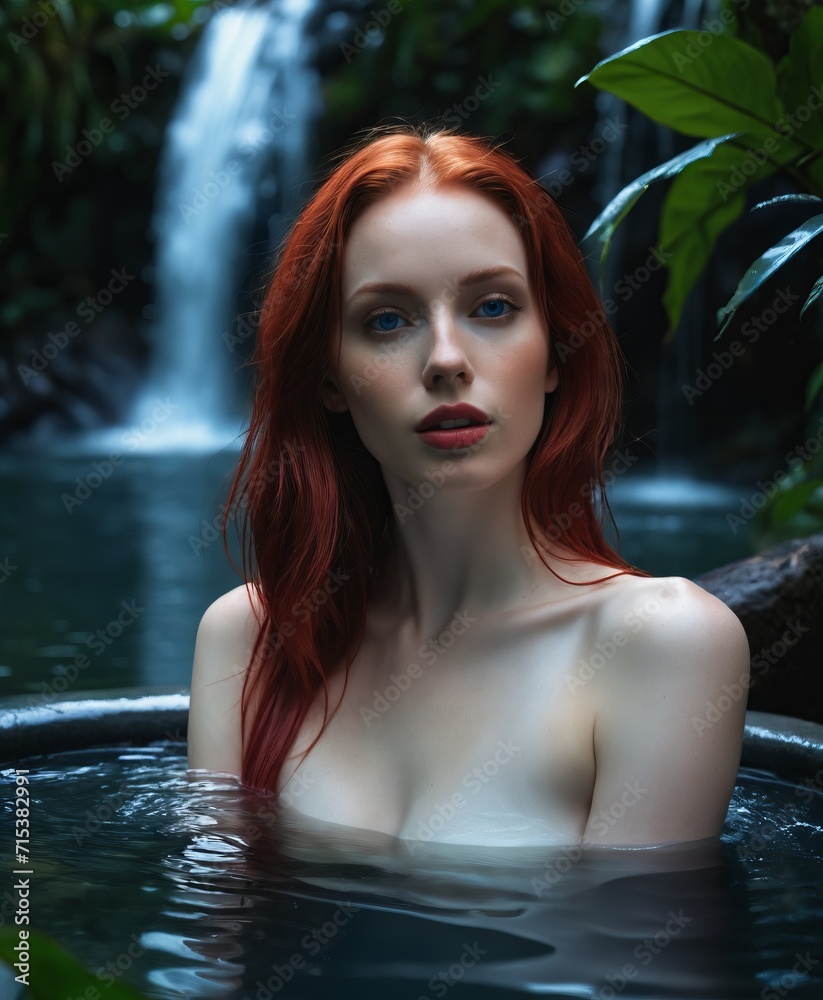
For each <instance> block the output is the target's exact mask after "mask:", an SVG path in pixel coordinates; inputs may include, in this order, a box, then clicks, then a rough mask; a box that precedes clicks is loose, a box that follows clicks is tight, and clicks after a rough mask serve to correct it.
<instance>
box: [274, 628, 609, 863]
mask: <svg viewBox="0 0 823 1000" xmlns="http://www.w3.org/2000/svg"><path fill="white" fill-rule="evenodd" d="M589 638H590V637H589V636H588V634H587V632H586V629H585V628H584V627H583V623H582V622H581V621H580V620H575V621H570V622H567V623H566V624H565V625H563V624H562V623H561V624H560V625H556V626H555V627H554V628H552V629H551V630H549V631H548V632H546V631H545V630H543V629H536V630H533V631H532V632H528V631H521V632H519V633H518V634H517V637H516V638H513V637H512V635H511V634H504V633H502V632H494V631H486V632H484V633H483V634H482V635H480V634H477V633H476V634H475V635H474V636H473V637H472V638H471V639H469V638H468V635H466V636H465V637H464V638H463V639H462V640H461V642H460V643H455V644H453V645H452V646H446V645H445V644H442V643H440V644H437V645H436V646H434V647H433V646H432V645H431V644H427V645H426V646H425V647H417V648H408V647H403V646H401V645H399V644H393V643H369V642H366V641H364V644H363V646H362V647H361V649H360V651H359V652H358V654H357V656H356V657H355V660H354V661H353V663H352V665H351V668H350V675H349V681H348V684H347V685H346V689H345V692H344V691H343V674H342V671H338V672H336V673H335V674H334V675H333V677H332V678H331V679H330V681H329V713H330V714H331V713H332V712H333V711H334V709H335V706H337V705H338V702H339V708H337V711H336V712H335V713H334V715H333V717H332V718H331V719H330V721H329V723H328V725H327V727H326V729H325V730H324V731H323V733H322V735H321V736H320V738H319V739H318V740H317V742H316V743H315V744H314V746H313V747H312V748H311V749H310V750H309V751H308V753H307V754H306V755H305V758H303V759H302V760H301V755H302V754H303V752H304V751H305V750H306V749H307V748H308V747H309V746H310V744H311V743H312V742H313V741H314V739H315V738H316V737H317V735H318V733H319V732H320V727H321V724H322V721H323V705H324V700H323V695H322V692H321V694H320V695H319V696H318V698H317V699H316V701H315V703H314V704H313V705H312V708H311V709H310V711H309V713H308V715H307V717H306V719H305V720H304V722H303V725H302V727H301V730H300V732H299V734H298V737H297V739H296V741H295V743H294V745H293V747H292V748H291V751H290V757H289V759H288V760H287V761H286V763H285V765H284V766H283V768H282V770H281V772H280V775H279V778H278V785H277V790H278V792H279V793H280V795H281V802H282V804H283V806H284V808H286V809H287V810H288V811H289V814H290V816H291V818H293V819H294V818H300V817H306V818H311V819H316V820H320V821H325V822H330V823H336V824H342V825H345V826H350V827H357V828H360V829H370V830H378V831H381V832H383V833H387V834H389V835H391V836H396V837H399V838H401V839H404V840H418V841H447V842H452V843H472V844H482V843H490V844H502V843H540V844H550V843H568V842H569V841H573V840H576V839H577V838H579V836H580V834H581V833H582V831H583V829H584V827H585V824H586V820H587V818H588V809H589V805H590V803H591V798H592V791H593V787H594V776H595V767H594V765H595V762H594V751H593V738H592V737H593V714H592V709H591V700H590V699H589V698H588V697H587V695H586V690H585V687H581V686H580V685H577V684H575V683H573V682H572V681H570V678H573V677H574V676H576V675H577V674H578V673H579V666H580V662H581V659H582V654H583V651H584V649H585V648H586V644H587V641H588V639H589ZM341 696H342V700H341Z"/></svg>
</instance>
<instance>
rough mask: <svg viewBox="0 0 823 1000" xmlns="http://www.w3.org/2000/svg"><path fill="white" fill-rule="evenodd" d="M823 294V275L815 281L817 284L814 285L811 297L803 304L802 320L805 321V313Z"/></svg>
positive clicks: (810, 293)
mask: <svg viewBox="0 0 823 1000" xmlns="http://www.w3.org/2000/svg"><path fill="white" fill-rule="evenodd" d="M821 292H823V275H821V276H820V277H819V278H818V279H817V281H815V283H814V284H813V285H812V290H811V292H809V297H808V298H807V299H806V301H805V302H804V303H803V307H802V309H801V310H800V318H801V319H803V313H804V312H805V311H806V310H807V309H808V308H809V306H810V305H811V304H812V303H813V302H816V301H817V300H818V299H819V298H820V295H821Z"/></svg>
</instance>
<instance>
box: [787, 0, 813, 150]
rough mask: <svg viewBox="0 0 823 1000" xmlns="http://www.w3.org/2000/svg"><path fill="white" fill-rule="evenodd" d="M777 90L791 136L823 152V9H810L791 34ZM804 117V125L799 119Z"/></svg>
mask: <svg viewBox="0 0 823 1000" xmlns="http://www.w3.org/2000/svg"><path fill="white" fill-rule="evenodd" d="M777 88H778V93H779V94H780V96H781V98H782V99H783V104H784V105H785V108H786V112H787V114H786V115H785V120H784V121H783V122H782V125H783V128H784V129H786V131H787V133H788V134H792V135H794V136H795V137H796V138H797V139H798V140H801V141H802V142H804V143H808V145H809V146H812V147H814V148H815V149H823V7H810V8H809V10H807V11H806V14H805V16H804V18H803V20H802V21H801V22H800V24H799V25H798V26H797V27H796V28H795V30H794V31H793V32H792V33H791V37H790V39H789V54H788V55H787V56H784V57H783V59H782V60H781V61H780V64H779V65H778V67H777ZM798 111H799V112H800V114H801V115H802V116H805V115H806V113H807V112H810V114H809V117H808V119H807V120H806V121H801V120H800V118H799V117H798V115H797V112H798Z"/></svg>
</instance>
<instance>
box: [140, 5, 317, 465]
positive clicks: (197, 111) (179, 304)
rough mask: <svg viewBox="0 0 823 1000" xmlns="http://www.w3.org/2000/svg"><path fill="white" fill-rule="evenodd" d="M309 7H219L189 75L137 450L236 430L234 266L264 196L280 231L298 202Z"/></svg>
mask: <svg viewBox="0 0 823 1000" xmlns="http://www.w3.org/2000/svg"><path fill="white" fill-rule="evenodd" d="M315 3H316V0H285V2H269V3H267V4H265V5H247V6H244V7H242V8H240V7H236V8H225V9H223V10H220V11H219V12H217V13H216V14H214V15H213V16H212V18H211V20H210V21H209V23H208V24H207V25H206V28H205V29H204V32H203V37H202V39H201V41H200V44H199V46H198V48H197V50H196V52H195V55H194V57H193V59H192V61H191V64H190V66H189V67H188V70H187V75H186V77H185V79H184V82H183V90H182V96H181V98H180V100H179V103H178V107H177V111H176V113H175V116H174V120H173V121H172V123H171V124H170V126H169V128H168V132H167V138H166V145H165V149H164V152H163V155H162V159H161V165H160V172H159V190H158V195H157V199H156V207H155V215H154V219H153V221H152V228H153V231H154V233H155V235H156V239H157V252H156V258H155V267H154V272H155V287H156V291H157V297H156V319H155V322H154V325H153V330H152V331H151V337H152V341H153V357H152V367H151V371H150V373H149V377H148V379H147V383H146V385H145V387H144V391H143V393H142V395H141V396H140V397H139V399H138V400H137V404H136V406H135V408H134V410H133V413H132V415H131V420H130V423H134V424H137V425H141V426H142V425H143V424H144V423H145V424H147V425H153V424H156V427H152V429H151V433H149V434H146V435H145V442H144V446H143V447H144V449H145V450H149V451H155V450H166V449H178V448H181V447H183V448H186V449H196V448H198V447H202V448H206V449H212V448H214V447H215V446H220V445H221V444H224V443H228V442H229V441H231V440H232V439H234V438H235V437H236V436H237V434H238V426H237V425H238V424H239V423H240V422H241V420H242V410H243V408H244V405H240V404H239V403H238V404H235V407H234V410H236V411H238V412H233V407H232V402H233V400H234V399H235V397H236V396H237V395H238V393H239V388H238V386H237V382H236V381H235V378H234V372H235V370H236V369H237V368H238V365H239V363H240V362H239V358H238V355H237V354H235V353H232V351H231V350H230V349H229V346H228V345H229V344H230V335H229V331H230V329H231V325H232V321H233V320H234V318H235V314H236V303H235V296H236V293H237V287H238V283H239V281H240V279H241V278H242V275H241V274H240V273H239V268H238V261H239V260H241V259H242V257H243V254H244V247H245V245H246V242H247V241H248V239H249V234H250V232H251V230H252V227H253V225H254V220H255V218H256V214H257V212H258V211H259V206H260V201H261V198H266V199H271V198H274V203H275V204H276V206H277V209H276V213H275V214H276V215H277V216H278V218H277V219H276V220H274V222H276V223H282V221H283V220H284V219H286V218H288V217H289V216H290V214H291V213H292V211H293V210H294V209H295V208H296V207H299V205H298V204H297V202H298V198H297V191H298V189H299V185H300V184H301V182H303V181H304V180H305V178H306V177H307V176H308V175H309V174H310V172H311V163H310V162H309V155H308V145H309V143H308V136H309V132H310V128H311V124H312V121H313V120H314V117H315V115H316V114H317V113H318V111H319V108H320V98H319V94H320V89H319V80H318V79H317V73H316V71H315V70H314V69H313V68H312V65H311V60H312V56H313V41H312V39H311V38H309V37H308V36H307V34H306V32H305V25H306V22H307V20H308V18H309V17H310V16H311V14H312V12H313V10H314V7H315ZM280 235H281V233H279V232H275V233H273V234H272V236H273V242H276V240H277V239H279V236H280ZM158 401H162V406H161V404H160V403H159V402H158ZM158 414H159V415H160V418H159V419H158Z"/></svg>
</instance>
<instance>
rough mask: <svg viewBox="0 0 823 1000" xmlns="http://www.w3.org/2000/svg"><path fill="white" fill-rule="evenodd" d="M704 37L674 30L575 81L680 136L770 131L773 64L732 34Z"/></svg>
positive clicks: (776, 105)
mask: <svg viewBox="0 0 823 1000" xmlns="http://www.w3.org/2000/svg"><path fill="white" fill-rule="evenodd" d="M706 34H707V32H701V31H684V30H682V29H675V30H673V31H664V32H662V33H661V34H659V35H652V36H651V37H650V38H644V39H641V40H640V41H639V42H636V43H635V44H634V45H630V46H629V47H628V48H627V49H623V51H622V52H618V53H617V55H614V56H610V57H609V58H608V59H604V60H602V61H601V62H599V63H598V64H597V65H596V66H595V67H594V69H593V70H591V72H590V73H588V74H586V76H582V77H581V78H580V79H579V80H578V81H577V83H576V84H575V86H579V85H580V84H581V83H582V82H583V81H584V80H588V81H589V83H591V84H593V85H594V86H596V87H599V88H600V89H601V90H607V91H609V92H610V93H612V94H616V95H617V96H618V97H621V98H623V100H625V101H628V102H629V104H631V105H632V106H633V107H635V108H637V109H638V111H642V112H643V114H645V115H647V116H648V117H649V118H651V119H653V120H654V121H656V122H659V123H660V124H661V125H668V126H669V127H670V128H673V129H676V130H677V131H678V132H683V133H684V134H685V135H693V136H701V137H704V138H709V137H711V136H717V135H720V134H721V133H724V132H732V131H737V130H745V131H750V132H752V131H753V132H758V133H760V134H763V133H773V132H774V128H773V126H774V123H775V121H777V119H778V118H780V116H781V115H782V114H783V106H782V104H781V103H780V100H779V99H778V97H777V78H776V76H775V71H774V67H773V65H772V63H771V61H770V60H769V59H768V58H767V57H766V56H765V55H764V53H762V52H759V51H758V50H757V49H755V48H752V46H750V45H747V44H746V43H745V42H741V41H739V40H738V39H737V38H733V37H732V36H730V35H725V34H718V35H714V36H713V37H712V40H711V41H710V42H709V43H706V41H705V36H706Z"/></svg>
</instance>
